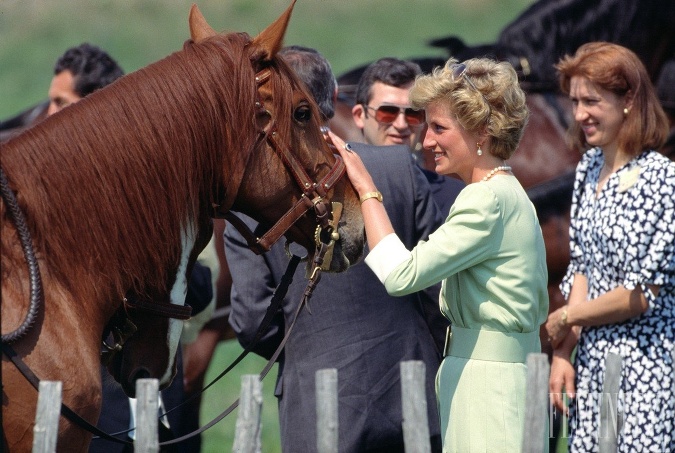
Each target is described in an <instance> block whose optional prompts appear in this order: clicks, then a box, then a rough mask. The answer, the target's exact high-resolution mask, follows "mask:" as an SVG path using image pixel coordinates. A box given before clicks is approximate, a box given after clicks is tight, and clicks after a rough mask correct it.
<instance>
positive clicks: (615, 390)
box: [598, 352, 623, 453]
mask: <svg viewBox="0 0 675 453" xmlns="http://www.w3.org/2000/svg"><path fill="white" fill-rule="evenodd" d="M620 381H621V357H620V356H618V355H617V354H614V353H611V352H610V353H609V354H607V357H606V358H605V381H604V383H603V384H602V395H601V400H600V426H599V427H598V430H599V432H600V433H599V436H598V451H599V453H616V449H617V448H618V435H619V431H620V430H621V426H622V425H623V414H622V413H621V412H619V406H618V402H619V386H620Z"/></svg>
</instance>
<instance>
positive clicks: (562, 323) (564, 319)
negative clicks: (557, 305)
mask: <svg viewBox="0 0 675 453" xmlns="http://www.w3.org/2000/svg"><path fill="white" fill-rule="evenodd" d="M566 325H567V308H565V309H564V310H563V312H562V314H561V315H560V327H565V326H566Z"/></svg>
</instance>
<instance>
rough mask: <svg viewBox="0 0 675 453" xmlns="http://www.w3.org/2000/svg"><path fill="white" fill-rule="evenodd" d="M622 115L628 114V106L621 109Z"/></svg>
mask: <svg viewBox="0 0 675 453" xmlns="http://www.w3.org/2000/svg"><path fill="white" fill-rule="evenodd" d="M623 116H628V107H626V108H625V109H623Z"/></svg>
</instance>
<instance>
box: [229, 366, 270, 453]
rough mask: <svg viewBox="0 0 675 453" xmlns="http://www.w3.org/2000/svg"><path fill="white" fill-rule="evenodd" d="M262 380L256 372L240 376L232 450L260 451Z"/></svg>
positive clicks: (238, 451) (256, 452)
mask: <svg viewBox="0 0 675 453" xmlns="http://www.w3.org/2000/svg"><path fill="white" fill-rule="evenodd" d="M262 401H263V398H262V382H260V377H259V376H258V375H257V374H247V375H244V376H242V377H241V394H240V396H239V413H238V414H237V423H236V427H235V433H234V443H233V445H232V451H233V452H235V453H260V451H261V445H260V444H261V442H260V429H261V427H260V411H261V407H262Z"/></svg>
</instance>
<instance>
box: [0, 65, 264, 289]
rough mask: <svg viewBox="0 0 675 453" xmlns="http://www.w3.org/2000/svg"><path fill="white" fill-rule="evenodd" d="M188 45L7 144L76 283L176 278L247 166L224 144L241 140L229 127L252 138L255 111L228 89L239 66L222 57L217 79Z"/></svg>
mask: <svg viewBox="0 0 675 453" xmlns="http://www.w3.org/2000/svg"><path fill="white" fill-rule="evenodd" d="M179 54H180V53H176V54H174V55H172V56H170V57H167V58H166V59H164V60H162V61H160V62H158V63H155V64H153V65H151V66H149V67H148V68H144V69H143V70H140V71H137V72H136V73H132V74H129V75H127V76H125V77H123V78H122V79H120V80H118V81H117V82H115V83H113V84H112V85H110V86H109V87H107V88H106V89H104V90H101V91H99V92H97V93H94V94H92V95H90V96H89V97H87V98H85V99H84V100H82V101H81V102H79V103H77V104H75V105H73V106H71V107H69V108H68V109H66V110H64V111H63V112H62V113H61V114H59V115H55V116H53V117H50V118H49V119H47V120H46V121H45V122H44V123H41V124H40V125H38V127H36V128H34V130H32V131H29V133H28V134H24V136H21V137H20V139H17V140H14V141H11V142H10V143H9V144H7V145H6V146H3V168H5V169H6V172H7V174H8V177H9V179H10V180H11V181H12V184H13V186H14V187H16V188H17V189H18V190H19V191H20V192H21V194H22V200H23V205H24V209H25V210H26V214H27V217H28V218H29V223H30V225H31V230H32V231H33V233H34V235H35V239H36V243H37V244H39V249H40V250H39V251H40V253H41V254H43V255H44V257H45V259H46V261H47V263H48V265H49V267H50V270H51V271H52V272H54V273H56V274H59V278H60V279H61V280H63V281H68V280H70V281H69V283H68V284H69V285H71V286H72V285H73V284H74V283H73V281H72V280H73V277H74V276H75V275H78V276H79V277H78V281H80V282H81V284H82V285H96V287H98V288H102V291H103V292H105V291H107V290H106V288H108V289H114V291H115V292H116V293H117V295H118V296H123V294H124V293H125V292H126V291H127V290H128V289H130V288H133V289H135V290H136V291H137V292H139V293H142V292H143V291H144V290H145V288H147V287H148V286H149V287H151V288H168V287H169V286H170V285H171V282H172V281H173V279H174V278H175V269H176V267H177V265H178V263H179V262H180V256H181V254H182V253H183V250H182V246H181V237H182V235H185V234H188V235H189V234H191V233H192V234H193V235H194V234H196V229H197V228H199V225H200V224H202V223H204V222H206V221H208V218H209V217H210V212H211V203H212V202H213V199H214V192H215V190H216V188H217V186H218V184H219V183H221V182H222V181H224V179H225V178H226V174H227V173H228V172H229V169H230V168H233V167H236V166H237V159H232V158H230V157H228V156H227V155H226V153H225V151H224V150H225V149H229V148H234V147H233V146H232V141H233V134H231V133H230V132H229V131H230V130H237V131H239V132H240V134H239V135H238V136H237V137H238V138H242V136H244V137H245V136H246V134H245V131H246V128H245V124H246V123H248V124H250V123H251V121H250V119H248V118H246V119H244V120H241V119H239V120H238V118H240V117H242V116H243V115H245V114H242V113H241V112H238V107H239V101H236V100H235V99H233V98H229V99H224V98H222V96H224V95H231V94H236V92H237V88H236V87H234V86H232V85H236V84H237V83H238V82H237V81H236V80H234V79H235V78H236V76H235V77H233V78H232V79H230V80H228V74H229V73H233V72H234V71H233V70H231V69H232V68H227V67H221V68H220V71H219V72H218V79H217V80H209V79H207V78H205V76H204V74H201V75H195V74H196V73H198V70H199V67H198V66H196V65H195V64H194V62H191V61H188V60H187V59H185V58H181V57H180V55H179ZM207 75H208V74H207ZM200 76H201V77H202V78H199V77H200ZM223 80H228V83H226V84H224V83H223V82H222V81H223ZM221 85H229V86H231V87H232V88H231V91H229V92H224V91H223V90H222V89H219V87H220V86H221ZM205 89H212V90H214V91H215V90H218V91H217V93H205V92H204V90H205ZM207 95H208V96H207ZM239 96H240V97H242V95H241V94H239ZM218 97H221V99H222V100H221V99H217V98H218ZM251 106H252V103H251ZM251 110H252V107H251ZM251 114H252V113H251ZM246 120H248V121H246ZM235 121H238V124H237V123H235ZM249 127H250V126H249ZM248 135H253V134H248ZM241 143H242V144H243V147H244V149H246V146H247V140H245V139H242V140H241ZM54 169H58V171H57V172H54V171H53V170H54ZM192 229H194V230H193V231H191V230H192ZM146 285H147V286H146Z"/></svg>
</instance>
